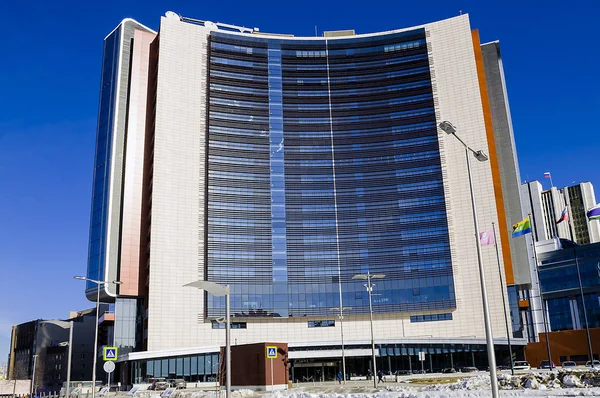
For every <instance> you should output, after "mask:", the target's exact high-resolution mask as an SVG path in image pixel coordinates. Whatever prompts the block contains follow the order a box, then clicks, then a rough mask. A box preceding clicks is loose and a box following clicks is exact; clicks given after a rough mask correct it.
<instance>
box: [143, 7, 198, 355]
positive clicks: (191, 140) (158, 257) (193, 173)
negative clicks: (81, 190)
mask: <svg viewBox="0 0 600 398" xmlns="http://www.w3.org/2000/svg"><path fill="white" fill-rule="evenodd" d="M208 32H209V31H208V30H207V29H206V28H204V27H202V26H199V25H194V24H190V23H184V22H180V21H179V20H178V19H169V18H165V17H163V18H162V19H161V26H160V32H159V35H160V47H159V63H158V83H157V99H156V127H155V144H154V176H153V178H154V179H153V191H152V224H151V228H152V229H151V248H150V282H149V303H148V322H149V325H148V350H161V349H173V348H180V347H194V346H198V345H200V343H201V340H200V337H201V336H200V335H199V327H198V319H201V318H202V316H203V314H202V308H203V305H204V304H203V294H202V293H200V292H199V291H198V290H197V289H193V288H189V287H186V288H184V287H183V285H184V284H186V283H189V282H193V281H195V280H198V279H202V278H203V277H204V271H203V270H204V209H205V197H204V196H205V195H204V192H205V182H204V180H205V164H206V159H205V144H206V90H207V87H206V84H207V45H208V42H207V38H208Z"/></svg>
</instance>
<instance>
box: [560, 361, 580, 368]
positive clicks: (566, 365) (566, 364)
mask: <svg viewBox="0 0 600 398" xmlns="http://www.w3.org/2000/svg"><path fill="white" fill-rule="evenodd" d="M562 367H563V368H565V369H573V368H575V367H577V363H575V362H574V361H564V362H563V363H562Z"/></svg>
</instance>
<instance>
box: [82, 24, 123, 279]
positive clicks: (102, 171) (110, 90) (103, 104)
mask: <svg viewBox="0 0 600 398" xmlns="http://www.w3.org/2000/svg"><path fill="white" fill-rule="evenodd" d="M120 38H121V29H120V28H119V29H116V30H115V31H114V32H113V33H111V34H110V35H109V36H108V37H107V38H106V40H105V42H104V56H103V58H102V82H101V89H100V105H99V111H98V127H97V130H98V131H97V138H96V156H95V161H94V186H93V188H92V216H91V220H90V241H89V242H90V243H89V249H88V271H87V277H88V278H90V279H96V280H104V267H105V256H106V236H107V223H108V201H109V188H110V178H109V177H110V162H111V150H112V138H113V137H112V129H113V124H114V113H115V101H116V90H117V75H118V73H119V71H118V69H119V41H120ZM96 287H97V286H96V285H95V284H94V283H92V282H86V288H87V289H96Z"/></svg>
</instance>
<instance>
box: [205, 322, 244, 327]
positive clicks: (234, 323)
mask: <svg viewBox="0 0 600 398" xmlns="http://www.w3.org/2000/svg"><path fill="white" fill-rule="evenodd" d="M211 326H212V328H213V329H225V322H221V323H219V322H217V321H212V322H211ZM229 326H230V327H231V329H246V328H247V324H246V322H231V324H230V325H229Z"/></svg>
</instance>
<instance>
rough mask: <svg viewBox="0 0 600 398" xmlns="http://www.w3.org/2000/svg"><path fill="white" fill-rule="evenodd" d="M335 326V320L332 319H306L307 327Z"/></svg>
mask: <svg viewBox="0 0 600 398" xmlns="http://www.w3.org/2000/svg"><path fill="white" fill-rule="evenodd" d="M332 326H335V321H334V320H333V319H327V320H324V321H308V327H309V328H328V327H332Z"/></svg>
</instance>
